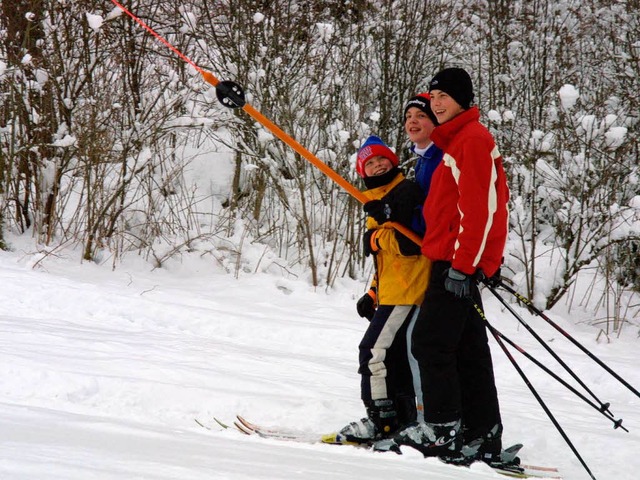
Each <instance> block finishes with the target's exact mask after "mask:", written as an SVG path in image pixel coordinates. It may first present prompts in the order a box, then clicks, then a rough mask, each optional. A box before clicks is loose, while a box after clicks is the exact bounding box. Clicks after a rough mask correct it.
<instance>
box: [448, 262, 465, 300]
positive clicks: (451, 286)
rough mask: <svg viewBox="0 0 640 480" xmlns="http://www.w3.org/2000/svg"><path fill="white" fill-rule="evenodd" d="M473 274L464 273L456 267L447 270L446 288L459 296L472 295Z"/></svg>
mask: <svg viewBox="0 0 640 480" xmlns="http://www.w3.org/2000/svg"><path fill="white" fill-rule="evenodd" d="M471 282H472V279H471V276H470V275H467V274H466V273H462V272H460V271H458V270H456V269H455V268H453V267H452V268H449V269H448V270H447V278H445V279H444V289H445V290H446V291H447V292H451V293H453V294H454V295H455V296H456V297H458V298H468V297H471Z"/></svg>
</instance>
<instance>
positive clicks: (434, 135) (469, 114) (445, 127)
mask: <svg viewBox="0 0 640 480" xmlns="http://www.w3.org/2000/svg"><path fill="white" fill-rule="evenodd" d="M479 120H480V110H479V109H478V107H471V108H469V109H467V110H465V111H464V112H462V113H460V114H459V115H456V116H455V117H453V118H452V119H451V120H449V121H448V122H445V123H443V124H442V125H438V126H437V127H436V128H435V129H434V130H433V132H431V140H432V141H433V143H435V144H436V145H437V146H438V147H439V148H440V149H441V150H445V149H447V147H449V144H450V143H451V141H452V140H453V138H454V137H455V136H456V135H457V134H458V133H459V132H460V130H462V128H463V127H464V126H465V125H467V124H468V123H471V122H477V121H479Z"/></svg>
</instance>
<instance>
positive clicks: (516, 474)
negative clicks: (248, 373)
mask: <svg viewBox="0 0 640 480" xmlns="http://www.w3.org/2000/svg"><path fill="white" fill-rule="evenodd" d="M214 420H216V422H217V423H218V424H220V425H224V424H223V423H222V422H220V421H219V420H217V419H215V418H214ZM233 424H234V426H235V429H236V430H238V431H239V432H241V433H243V434H244V435H254V434H255V435H257V436H259V437H262V438H271V439H274V440H283V441H291V442H298V443H309V444H315V443H324V444H327V445H349V446H353V447H359V448H370V447H371V444H370V443H356V442H350V441H348V440H347V439H345V438H344V436H342V435H340V434H339V433H329V434H324V435H316V434H310V433H305V432H300V431H294V430H288V429H280V428H275V427H263V426H261V425H258V424H256V423H253V422H251V421H249V420H247V419H246V418H244V417H242V416H241V415H236V420H234V422H233ZM226 428H229V427H226ZM522 447H523V445H522V444H515V445H511V446H509V447H507V448H505V449H504V450H503V454H502V457H503V459H504V460H505V464H504V465H503V466H497V465H494V466H492V465H489V466H490V467H491V468H492V469H493V470H494V471H495V472H497V473H499V474H501V475H504V476H506V477H511V478H522V479H526V478H532V479H538V478H546V479H549V480H562V477H561V476H560V475H559V472H558V469H557V468H555V467H545V466H539V465H526V464H519V463H518V461H517V458H516V457H517V454H518V452H519V451H520V449H521V448H522ZM451 465H452V466H457V467H468V466H469V465H455V464H451Z"/></svg>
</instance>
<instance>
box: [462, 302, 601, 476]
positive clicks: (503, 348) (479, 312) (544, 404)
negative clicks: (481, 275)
mask: <svg viewBox="0 0 640 480" xmlns="http://www.w3.org/2000/svg"><path fill="white" fill-rule="evenodd" d="M472 303H473V306H474V308H475V309H476V311H477V312H478V314H479V315H480V317H481V318H482V320H483V321H484V323H485V325H486V326H487V328H489V331H490V332H491V334H492V335H493V338H495V339H496V342H498V345H500V348H501V349H502V351H503V352H504V353H505V355H506V356H507V358H508V359H509V361H510V362H511V364H512V365H513V367H514V368H515V369H516V371H517V372H518V374H519V375H520V377H521V378H522V380H523V381H524V383H525V384H526V385H527V387H528V388H529V390H530V391H531V393H532V394H533V396H534V397H535V399H536V400H537V401H538V403H539V404H540V406H541V407H542V409H543V410H544V412H545V413H546V414H547V416H548V417H549V419H550V420H551V423H553V425H554V426H555V427H556V429H557V430H558V432H559V433H560V435H561V436H562V438H563V439H564V441H565V442H566V443H567V445H569V448H570V449H571V451H572V452H573V454H574V455H575V456H576V457H577V459H578V460H579V461H580V463H581V464H582V466H583V467H584V469H585V470H586V471H587V473H588V474H589V476H590V477H591V478H592V479H593V480H597V479H596V477H595V476H594V475H593V473H592V472H591V470H590V469H589V467H588V466H587V464H586V463H585V461H584V460H583V458H582V456H580V453H579V452H578V450H577V449H576V447H575V446H574V445H573V442H571V440H570V439H569V437H568V436H567V434H566V433H565V431H564V430H563V429H562V427H561V426H560V423H558V421H557V420H556V418H555V417H554V416H553V414H552V413H551V410H549V407H547V404H546V403H545V402H544V400H542V397H540V395H539V394H538V391H537V390H536V389H535V387H534V386H533V385H532V384H531V382H530V381H529V379H528V378H527V376H526V375H525V373H524V372H523V371H522V369H521V368H520V365H518V362H516V359H515V358H513V355H511V352H510V351H509V349H508V348H507V346H506V345H505V344H504V342H503V341H502V339H501V338H500V336H499V335H498V334H497V333H496V330H495V329H494V328H493V326H492V325H491V324H490V323H489V321H488V320H487V317H486V316H485V314H484V311H483V310H482V308H481V307H480V306H479V305H478V304H477V303H475V302H472Z"/></svg>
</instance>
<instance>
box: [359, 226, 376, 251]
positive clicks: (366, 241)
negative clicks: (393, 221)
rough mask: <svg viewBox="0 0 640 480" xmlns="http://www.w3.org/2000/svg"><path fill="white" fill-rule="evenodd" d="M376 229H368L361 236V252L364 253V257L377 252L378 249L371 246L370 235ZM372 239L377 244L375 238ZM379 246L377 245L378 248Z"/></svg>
mask: <svg viewBox="0 0 640 480" xmlns="http://www.w3.org/2000/svg"><path fill="white" fill-rule="evenodd" d="M376 231H377V230H376V229H375V228H372V229H369V230H367V231H366V232H365V234H364V235H363V236H362V252H363V253H364V256H365V257H368V256H369V255H371V254H372V253H373V254H374V255H375V254H376V253H377V252H378V250H373V249H372V248H371V236H372V235H373V234H375V232H376ZM374 241H375V242H376V245H378V242H377V240H374ZM379 248H380V246H379V245H378V249H379Z"/></svg>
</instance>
